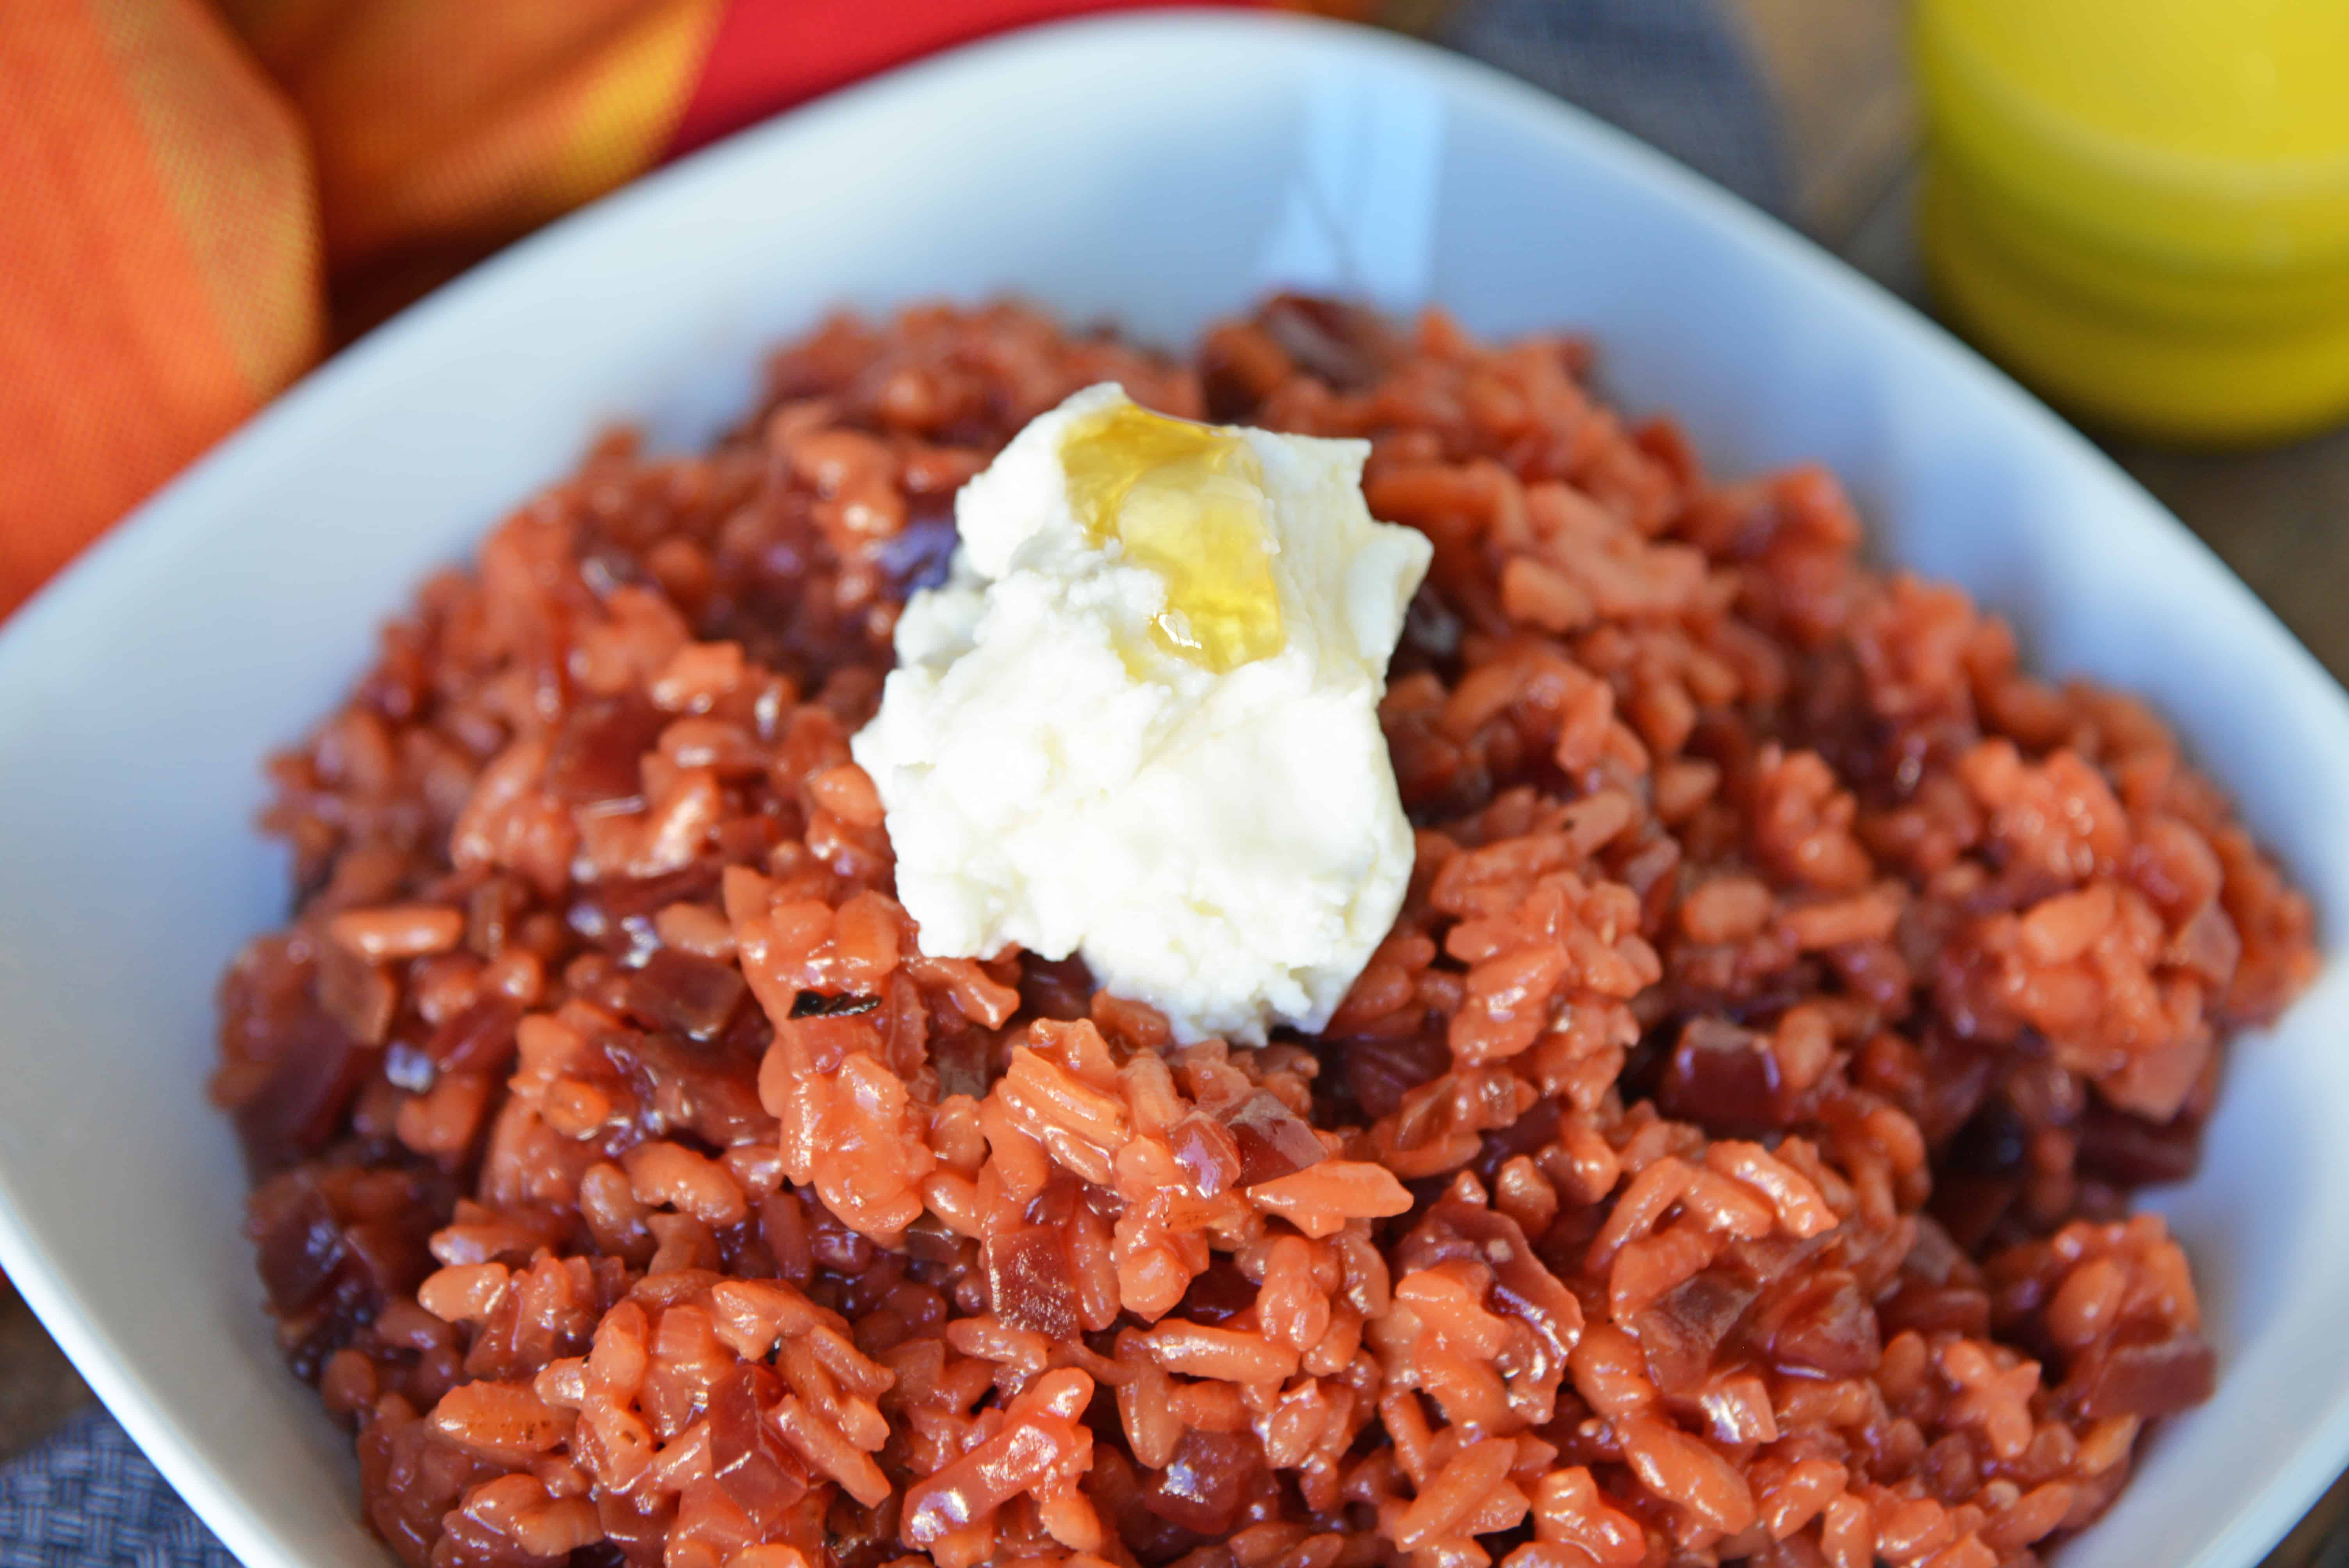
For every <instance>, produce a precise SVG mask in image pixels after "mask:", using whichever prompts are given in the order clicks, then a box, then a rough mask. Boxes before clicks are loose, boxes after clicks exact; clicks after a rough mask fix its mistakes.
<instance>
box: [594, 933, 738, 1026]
mask: <svg viewBox="0 0 2349 1568" xmlns="http://www.w3.org/2000/svg"><path fill="white" fill-rule="evenodd" d="M745 989H746V987H745V986H744V985H743V981H742V972H741V971H740V969H737V968H736V967H734V965H731V964H720V963H719V962H718V961H717V960H716V959H714V958H704V957H702V956H701V955H700V954H698V953H682V952H679V951H678V949H676V948H673V947H663V948H660V949H658V950H657V951H655V952H654V953H652V954H650V955H649V956H647V958H646V959H645V962H644V965H643V966H642V967H640V968H636V969H632V970H628V971H626V972H625V973H624V974H623V976H622V978H621V982H620V996H621V1006H624V1007H626V1009H627V1011H628V1012H629V1013H630V1014H631V1015H632V1016H634V1017H635V1018H636V1020H637V1021H638V1022H639V1023H643V1024H647V1025H650V1026H652V1027H654V1028H657V1029H668V1030H672V1031H674V1032H675V1033H678V1034H680V1035H688V1036H690V1037H693V1038H694V1039H697V1040H706V1039H709V1037H712V1036H713V1035H715V1034H717V1033H718V1031H719V1030H720V1029H722V1028H724V1027H725V1026H726V1020H727V1019H728V1018H730V1017H731V1016H733V1014H734V1008H735V1006H736V1004H738V1003H739V1002H740V1001H741V1000H742V994H743V992H744V990H745Z"/></svg>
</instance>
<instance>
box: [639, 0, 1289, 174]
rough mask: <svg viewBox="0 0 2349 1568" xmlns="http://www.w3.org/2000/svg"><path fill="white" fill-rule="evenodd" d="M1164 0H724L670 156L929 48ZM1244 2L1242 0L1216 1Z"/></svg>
mask: <svg viewBox="0 0 2349 1568" xmlns="http://www.w3.org/2000/svg"><path fill="white" fill-rule="evenodd" d="M1220 3H1222V4H1227V5H1246V4H1247V3H1248V0H1220ZM1158 4H1164V0H727V5H726V9H725V11H724V12H723V13H722V14H721V15H719V20H718V30H717V32H716V34H715V35H714V36H712V37H711V39H710V46H709V57H708V59H707V60H706V62H705V63H704V65H703V67H702V72H701V79H700V80H699V81H698V83H696V84H695V86H694V89H693V94H692V96H691V97H690V98H688V99H687V100H686V106H685V112H684V113H683V115H681V116H680V117H679V118H678V124H677V129H676V130H675V131H674V132H673V133H672V134H671V135H670V138H669V144H668V150H667V157H669V158H676V157H678V156H680V155H682V154H684V153H688V152H690V151H692V150H694V149H695V148H697V147H700V146H702V145H703V144H704V143H707V142H711V141H715V140H717V139H719V137H721V136H724V135H725V134H727V133H728V132H729V131H733V130H739V129H741V128H742V127H744V126H746V125H749V124H750V123H751V122H752V121H753V120H758V119H764V118H765V117H766V116H768V115H770V114H772V113H773V112H774V111H775V110H776V109H777V108H781V107H782V106H784V105H787V104H794V103H798V102H799V101H801V100H802V99H803V98H812V97H814V96H815V95H816V94H818V93H821V92H828V91H830V90H831V89H832V88H836V87H840V86H842V85H843V84H844V83H848V82H852V81H854V80H856V79H857V78H858V77H867V76H871V75H872V74H873V73H874V72H875V71H881V70H886V69H887V68H888V67H891V66H895V65H901V64H903V63H904V62H905V61H907V60H911V59H916V58H918V57H921V56H923V55H926V54H929V53H931V52H932V51H934V50H937V49H944V48H947V47H950V46H953V45H956V44H962V43H968V42H969V41H970V40H971V39H973V38H978V37H984V36H986V35H988V34H989V33H999V32H1002V31H1004V30H1005V29H1006V28H1010V27H1021V26H1028V25H1030V23H1035V22H1046V21H1050V20H1052V19H1053V18H1055V17H1059V16H1069V15H1076V14H1077V13H1079V12H1086V11H1126V10H1137V9H1140V8H1142V7H1143V6H1145V5H1158Z"/></svg>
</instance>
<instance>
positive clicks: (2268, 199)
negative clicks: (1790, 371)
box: [1915, 0, 2349, 444]
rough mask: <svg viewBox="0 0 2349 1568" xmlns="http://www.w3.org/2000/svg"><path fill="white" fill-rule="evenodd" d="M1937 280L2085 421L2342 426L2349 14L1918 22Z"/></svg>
mask: <svg viewBox="0 0 2349 1568" xmlns="http://www.w3.org/2000/svg"><path fill="white" fill-rule="evenodd" d="M1915 43H1916V55H1917V64H1918V76H1919V80H1920V85H1921V88H1922V91H1923V95H1924V101H1925V107H1926V113H1927V118H1928V123H1929V127H1930V143H1929V146H1930V152H1929V160H1928V165H1927V176H1926V186H1925V193H1924V198H1923V211H1922V222H1923V236H1924V248H1925V256H1926V263H1927V267H1928V269H1929V272H1930V276H1931V280H1932V283H1933V286H1934V288H1935V291H1936V293H1937V294H1938V295H1939V297H1940V301H1941V303H1942V304H1943V306H1944V308H1946V309H1947V310H1948V311H1949V313H1950V314H1951V316H1952V318H1953V319H1954V320H1955V321H1956V323H1957V324H1958V325H1960V326H1961V328H1962V329H1964V330H1965V331H1966V332H1968V333H1969V334H1970V335H1972V336H1973V337H1974V338H1975V339H1976V341H1977V342H1979V343H1980V344H1981V345H1982V346H1983V347H1984V348H1985V349H1987V350H1988V351H1989V352H1990V353H1991V354H1992V355H1993V356H1996V357H1998V358H1999V359H2001V360H2002V361H2003V362H2004V363H2005V364H2006V365H2007V366H2008V367H2009V368H2010V369H2012V370H2013V371H2014V372H2015V373H2016V374H2017V375H2019V376H2020V377H2023V379H2024V380H2025V381H2027V382H2030V383H2031V384H2032V385H2033V386H2034V387H2037V388H2038V389H2039V390H2040V391H2042V392H2043V393H2044V394H2045V395H2046V396H2047V397H2049V398H2050V399H2051V400H2052V401H2054V402H2055V403H2057V404H2058V405H2060V406H2061V407H2064V408H2066V409H2068V410H2070V411H2072V412H2073V413H2075V414H2077V415H2079V416H2080V417H2081V418H2084V419H2086V420H2087V421H2089V422H2091V423H2094V424H2100V425H2105V426H2107V427H2111V428H2116V429H2120V430H2123V431H2127V432H2130V433H2134V434H2138V435H2146V436H2152V437H2156V438H2166V439H2172V440H2180V441H2188V442H2195V443H2204V444H2241V443H2249V442H2256V441H2263V440H2272V439H2278V438H2285V437H2289V436H2293V435H2299V434H2303V433H2305V432H2308V431H2311V430H2313V429H2318V428H2323V427H2324V426H2327V425H2330V424H2332V423H2334V422H2336V421H2338V420H2340V419H2342V418H2344V417H2349V0H1917V11H1916V34H1915Z"/></svg>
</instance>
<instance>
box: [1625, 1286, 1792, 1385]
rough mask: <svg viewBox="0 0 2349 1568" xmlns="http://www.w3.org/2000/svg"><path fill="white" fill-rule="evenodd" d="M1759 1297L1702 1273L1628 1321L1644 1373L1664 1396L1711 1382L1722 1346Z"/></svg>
mask: <svg viewBox="0 0 2349 1568" xmlns="http://www.w3.org/2000/svg"><path fill="white" fill-rule="evenodd" d="M1761 1294H1762V1293H1761V1291H1760V1290H1758V1289H1757V1288H1755V1287H1754V1285H1752V1284H1747V1283H1746V1282H1745V1281H1744V1280H1742V1279H1740V1278H1738V1277H1737V1276H1736V1275H1734V1274H1729V1273H1726V1272H1724V1271H1723V1270H1721V1269H1707V1270H1705V1271H1704V1272H1703V1273H1702V1274H1698V1275H1696V1276H1695V1277H1694V1278H1693V1279H1691V1280H1689V1281H1687V1282H1686V1283H1684V1284H1681V1285H1679V1286H1678V1287H1676V1288H1674V1289H1673V1290H1671V1291H1669V1292H1667V1293H1665V1295H1663V1296H1662V1297H1661V1299H1660V1300H1658V1301H1657V1302H1656V1303H1655V1304H1654V1305H1651V1306H1650V1307H1648V1308H1646V1309H1645V1310H1643V1311H1641V1312H1640V1313H1639V1314H1637V1315H1635V1316H1634V1317H1633V1318H1632V1320H1631V1334H1632V1336H1633V1337H1634V1338H1636V1339H1638V1340H1639V1342H1640V1349H1641V1350H1642V1351H1644V1352H1646V1354H1647V1357H1648V1371H1649V1374H1650V1376H1651V1377H1654V1378H1655V1380H1656V1387H1659V1388H1661V1389H1662V1390H1663V1391H1664V1392H1665V1393H1667V1394H1686V1393H1688V1392H1690V1391H1691V1390H1692V1389H1694V1388H1696V1387H1700V1386H1701V1385H1702V1384H1703V1382H1704V1380H1705V1379H1706V1378H1707V1377H1710V1376H1712V1373H1713V1358H1714V1357H1716V1356H1717V1355H1719V1353H1720V1350H1721V1346H1722V1342H1723V1340H1725V1339H1727V1338H1728V1337H1729V1335H1730V1332H1731V1331H1732V1330H1733V1329H1734V1328H1735V1327H1736V1326H1737V1320H1738V1319H1739V1318H1741V1317H1743V1316H1744V1315H1745V1309H1746V1308H1747V1307H1750V1306H1752V1305H1754V1298H1755V1297H1756V1296H1758V1295H1761Z"/></svg>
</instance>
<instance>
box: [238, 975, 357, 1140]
mask: <svg viewBox="0 0 2349 1568" xmlns="http://www.w3.org/2000/svg"><path fill="white" fill-rule="evenodd" d="M278 1048H279V1050H280V1051H281V1052H282V1053H283V1054H282V1055H281V1056H280V1057H278V1060H277V1066H276V1068H275V1069H274V1071H273V1072H271V1074H270V1075H269V1078H267V1080H266V1081H264V1083H263V1084H262V1086H261V1088H259V1090H257V1091H256V1092H255V1093H254V1095H253V1097H252V1098H251V1099H247V1100H245V1101H244V1102H243V1104H242V1105H239V1106H238V1107H237V1108H236V1130H237V1134H238V1137H239V1138H240V1139H241V1140H243V1144H244V1153H245V1158H246V1160H247V1161H249V1162H250V1163H251V1164H252V1166H253V1168H254V1170H255V1171H274V1170H278V1169H280V1168H281V1167H283V1166H285V1165H288V1164H290V1163H292V1162H293V1161H295V1160H296V1159H299V1158H300V1157H301V1156H303V1155H305V1154H313V1153H316V1151H317V1150H320V1149H322V1148H324V1147H325V1146H326V1143H327V1141H328V1140H331V1139H332V1138H333V1137H334V1135H335V1130H336V1127H337V1126H338V1125H339V1124H340V1123H341V1121H342V1117H343V1111H344V1109H345V1108H347V1106H348V1105H349V1104H350V1099H351V1096H352V1095H353V1094H355V1093H357V1090H358V1087H359V1084H360V1083H361V1082H362V1081H363V1080H364V1079H365V1078H366V1077H367V1067H368V1064H369V1061H370V1059H371V1058H370V1057H368V1055H367V1052H365V1051H362V1050H360V1049H359V1048H358V1047H357V1042H355V1041H354V1040H352V1038H351V1037H350V1036H349V1035H348V1034H347V1033H345V1032H344V1030H343V1029H342V1027H341V1026H339V1025H337V1024H336V1022H335V1021H334V1020H333V1019H332V1018H330V1017H328V1016H326V1014H325V1013H324V1012H322V1011H320V1010H319V1009H318V1008H316V1006H305V1007H304V1008H303V1010H302V1013H301V1015H300V1016H296V1017H293V1018H289V1019H288V1020H287V1021H286V1023H285V1028H284V1030H283V1032H282V1033H281V1035H280V1037H279V1047H278Z"/></svg>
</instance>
